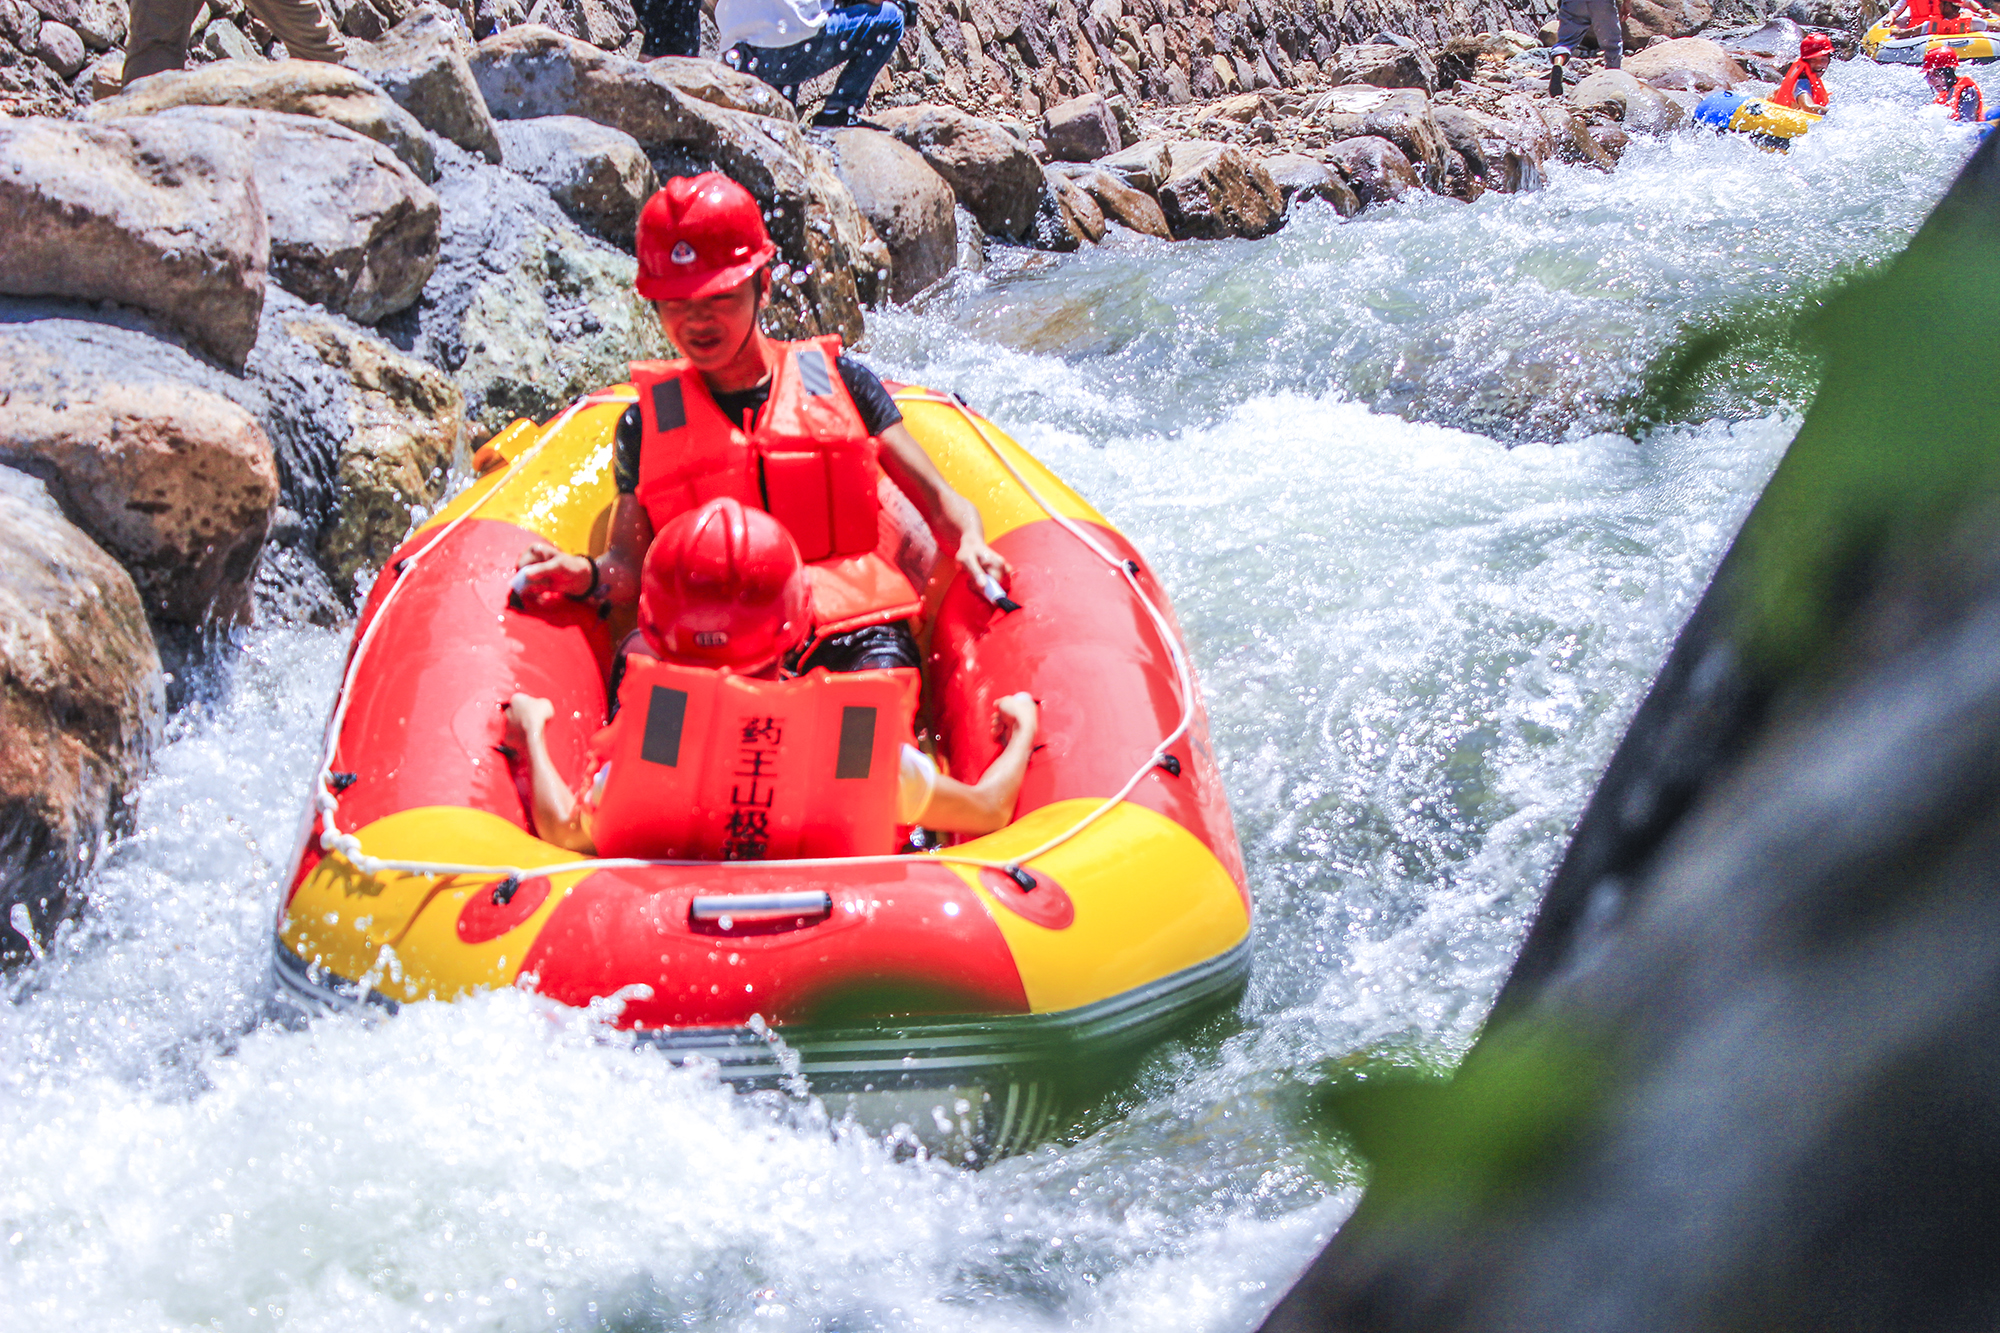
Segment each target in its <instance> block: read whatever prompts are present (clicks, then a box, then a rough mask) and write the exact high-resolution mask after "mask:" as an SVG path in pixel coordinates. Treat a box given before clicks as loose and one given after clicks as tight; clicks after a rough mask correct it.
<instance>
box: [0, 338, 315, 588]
mask: <svg viewBox="0 0 2000 1333" xmlns="http://www.w3.org/2000/svg"><path fill="white" fill-rule="evenodd" d="M0 376H4V379H5V382H6V384H7V386H8V403H7V411H6V412H5V413H4V414H0V463H5V464H7V465H9V466H11V467H15V468H19V469H21V470H23V471H26V472H31V473H33V474H34V475H36V476H38V477H40V478H42V479H43V480H44V481H45V482H47V483H48V486H49V490H50V494H51V495H52V496H53V497H54V499H55V500H56V502H57V503H58V504H60V505H61V506H62V509H63V512H64V514H65V515H67V516H68V517H69V519H70V520H71V521H72V522H74V523H76V524H77V525H78V526H79V527H81V528H82V529H83V530H84V531H86V532H88V533H89V534H90V535H91V537H92V539H93V540H95V541H96V542H97V544H98V545H99V546H101V547H103V548H104V549H105V551H107V552H108V553H109V554H110V555H112V556H113V557H114V558H116V559H117V560H118V562H119V563H120V564H122V565H123V566H124V567H125V570H126V572H127V573H128V574H130V575H131V577H132V582H133V584H134V585H135V586H136V587H137V589H138V592H139V596H140V599H141V601H142V603H143V604H144V606H145V608H146V611H147V614H148V615H149V616H150V617H152V619H153V620H154V621H156V622H158V623H161V624H169V625H200V624H205V623H209V622H211V621H214V622H221V623H231V622H236V621H240V620H243V619H245V618H247V616H248V613H249V610H250V586H251V581H252V579H253V578H254V577H255V575H256V572H257V556H258V553H259V551H261V550H262V548H263V545H264V534H265V530H266V529H267V528H268V527H269V526H270V521H271V508H272V506H273V505H275V504H276V503H277V502H278V472H277V465H276V462H275V460H274V459H273V457H272V452H271V442H270V440H269V439H267V438H266V437H265V434H264V430H263V428H262V426H260V425H259V424H258V422H257V419H256V417H254V416H253V415H252V414H251V413H250V412H248V411H246V410H245V409H244V408H242V407H240V406H238V405H237V404H236V403H235V402H233V401H231V400H230V399H229V398H226V397H224V396H222V395H221V394H219V393H216V392H214V391H213V390H210V389H207V388H203V387H201V386H200V385H198V384H194V383H189V382H187V381H184V380H177V379H174V378H170V377H167V376H163V375H161V374H159V373H158V372H157V371H155V370H154V369H152V368H151V367H149V366H147V365H145V364H142V363H136V362H132V361H127V360H125V359H123V358H121V357H119V356H117V355H116V354H115V353H114V352H110V351H109V349H107V348H104V347H103V346H101V345H98V346H92V345H90V344H86V343H81V342H79V341H77V340H74V339H71V338H67V337H64V336H62V334H61V333H60V332H59V331H52V330H46V329H43V328H41V327H39V326H37V325H34V324H14V325H0Z"/></svg>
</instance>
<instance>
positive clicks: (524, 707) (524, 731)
mask: <svg viewBox="0 0 2000 1333" xmlns="http://www.w3.org/2000/svg"><path fill="white" fill-rule="evenodd" d="M555 715H556V706H555V705H554V704H552V703H550V702H549V701H548V700H547V699H538V698H536V697H535V696H534V695H532V694H517V695H515V696H514V697H513V698H511V699H509V700H508V701H507V732H508V735H509V736H510V737H511V736H519V737H521V738H523V739H526V738H527V737H529V736H533V735H536V734H538V733H540V731H541V730H542V728H543V727H546V726H547V725H548V724H549V719H550V718H552V717H554V716H555Z"/></svg>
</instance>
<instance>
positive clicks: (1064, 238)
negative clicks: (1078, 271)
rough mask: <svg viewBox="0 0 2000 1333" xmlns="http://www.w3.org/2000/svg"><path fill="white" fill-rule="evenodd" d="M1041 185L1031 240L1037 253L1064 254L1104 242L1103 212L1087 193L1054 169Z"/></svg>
mask: <svg viewBox="0 0 2000 1333" xmlns="http://www.w3.org/2000/svg"><path fill="white" fill-rule="evenodd" d="M1043 182H1044V184H1043V190H1042V197H1041V201H1040V202H1039V203H1038V204H1037V205H1036V206H1035V222H1034V231H1033V233H1032V236H1031V239H1032V240H1033V242H1034V244H1035V247H1036V248H1037V249H1040V250H1054V251H1057V252H1058V253H1065V254H1066V253H1068V252H1069V251H1072V250H1076V249H1080V248H1081V247H1083V246H1086V245H1095V244H1097V243H1098V242H1099V241H1101V240H1103V239H1104V212H1103V210H1102V209H1100V208H1098V206H1097V201H1096V200H1095V199H1092V198H1091V197H1090V194H1089V192H1088V191H1086V190H1085V189H1084V188H1083V187H1082V186H1080V185H1078V184H1077V183H1076V182H1075V181H1073V180H1071V179H1070V178H1069V177H1067V176H1065V175H1063V174H1062V173H1061V172H1058V171H1055V170H1053V169H1048V170H1047V174H1046V175H1045V176H1044V177H1043Z"/></svg>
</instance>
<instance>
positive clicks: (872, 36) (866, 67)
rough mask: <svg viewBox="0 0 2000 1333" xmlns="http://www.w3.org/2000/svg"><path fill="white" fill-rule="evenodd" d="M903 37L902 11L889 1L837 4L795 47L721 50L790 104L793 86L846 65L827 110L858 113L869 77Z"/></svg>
mask: <svg viewBox="0 0 2000 1333" xmlns="http://www.w3.org/2000/svg"><path fill="white" fill-rule="evenodd" d="M902 40H903V11H902V10H901V9H900V8H899V7H898V6H896V5H893V4H864V5H842V6H841V7H840V8H839V9H836V10H834V11H833V12H832V13H831V14H829V15H827V18H826V23H825V25H824V26H823V27H821V28H820V30H819V32H818V33H816V34H815V35H813V36H811V37H808V38H807V39H806V40H804V41H803V42H800V43H798V44H797V45H796V46H752V45H750V44H749V43H748V42H738V43H737V44H736V45H735V46H732V47H730V48H729V50H727V51H726V52H724V53H723V56H722V59H723V61H724V62H725V63H726V64H728V65H729V66H730V68H732V69H740V70H742V71H743V72H744V73H746V74H755V75H756V76H757V77H758V78H760V79H762V80H763V81H764V82H766V83H768V84H770V85H771V86H772V87H773V88H776V89H777V90H778V91H779V92H781V93H783V94H784V95H785V97H786V99H787V100H789V101H791V102H792V103H793V104H794V105H796V104H797V102H798V100H799V85H800V84H802V83H804V82H805V81H806V80H807V79H810V78H812V77H813V76H814V75H815V74H824V73H826V72H827V71H828V70H830V69H832V68H833V67H834V66H836V65H846V66H847V68H846V69H844V70H842V71H841V74H840V80H839V82H837V83H835V84H834V85H833V91H832V92H831V93H829V94H828V95H827V99H826V105H827V109H828V110H830V111H832V110H840V111H849V110H852V111H858V110H860V109H861V105H862V103H864V102H866V101H867V100H868V90H869V89H870V88H872V87H874V86H875V76H876V75H877V74H880V73H881V72H882V67H883V66H884V65H886V64H888V63H889V58H890V57H891V56H893V55H895V54H896V43H898V42H900V41H902Z"/></svg>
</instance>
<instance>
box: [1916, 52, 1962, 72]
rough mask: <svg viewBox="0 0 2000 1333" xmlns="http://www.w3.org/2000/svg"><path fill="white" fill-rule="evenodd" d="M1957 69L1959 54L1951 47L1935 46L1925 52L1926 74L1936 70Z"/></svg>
mask: <svg viewBox="0 0 2000 1333" xmlns="http://www.w3.org/2000/svg"><path fill="white" fill-rule="evenodd" d="M1957 68H1958V52H1956V51H1954V50H1952V49H1951V48H1950V47H1949V46H1934V47H1932V48H1931V49H1930V50H1928V51H1926V52H1924V73H1926V74H1928V73H1930V72H1931V71H1932V70H1934V69H1957Z"/></svg>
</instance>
